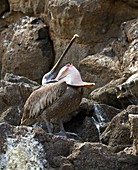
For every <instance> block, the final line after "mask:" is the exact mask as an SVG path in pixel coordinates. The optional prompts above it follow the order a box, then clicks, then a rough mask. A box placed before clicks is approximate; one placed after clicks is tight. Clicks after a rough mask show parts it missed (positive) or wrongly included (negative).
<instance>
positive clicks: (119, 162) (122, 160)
mask: <svg viewBox="0 0 138 170" xmlns="http://www.w3.org/2000/svg"><path fill="white" fill-rule="evenodd" d="M68 159H69V160H70V161H71V162H72V164H73V165H74V167H75V169H76V170H78V169H82V170H84V169H90V170H95V169H98V170H109V169H110V170H117V169H124V168H125V169H126V170H133V168H134V169H135V170H136V168H138V164H137V160H138V158H137V157H136V156H135V155H129V154H128V155H127V154H126V153H125V152H123V153H117V154H115V153H113V150H112V148H111V147H107V146H105V145H102V144H97V143H90V142H85V143H83V144H82V143H78V144H75V145H74V148H73V149H72V154H70V155H69V156H68Z"/></svg>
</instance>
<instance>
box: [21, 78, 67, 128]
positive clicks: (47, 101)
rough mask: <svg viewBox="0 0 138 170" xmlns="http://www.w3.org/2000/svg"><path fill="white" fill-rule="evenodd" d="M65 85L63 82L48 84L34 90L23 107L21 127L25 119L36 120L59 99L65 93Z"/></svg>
mask: <svg viewBox="0 0 138 170" xmlns="http://www.w3.org/2000/svg"><path fill="white" fill-rule="evenodd" d="M66 88H67V84H66V82H64V81H59V82H57V83H49V84H46V85H44V86H42V87H41V88H39V89H37V90H35V91H34V92H33V93H32V94H31V95H30V96H29V98H28V99H27V101H26V103H25V105H24V113H23V118H22V120H21V124H22V125H23V124H24V123H25V121H26V119H34V118H37V117H38V116H39V115H40V114H41V113H42V112H43V111H44V110H45V109H46V108H48V107H49V106H50V105H52V103H54V102H55V101H56V100H58V99H59V98H60V96H62V95H63V94H64V92H65V90H66Z"/></svg>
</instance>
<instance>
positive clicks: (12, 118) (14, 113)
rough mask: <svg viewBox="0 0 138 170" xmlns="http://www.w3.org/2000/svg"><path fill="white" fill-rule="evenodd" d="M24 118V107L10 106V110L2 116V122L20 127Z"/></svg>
mask: <svg viewBox="0 0 138 170" xmlns="http://www.w3.org/2000/svg"><path fill="white" fill-rule="evenodd" d="M21 118H22V107H21V106H10V107H8V109H7V110H6V111H4V112H2V114H1V115H0V122H1V123H2V122H7V123H9V124H10V125H15V126H18V125H20V120H21Z"/></svg>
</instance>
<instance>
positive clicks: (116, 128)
mask: <svg viewBox="0 0 138 170" xmlns="http://www.w3.org/2000/svg"><path fill="white" fill-rule="evenodd" d="M137 113H138V107H137V106H134V105H132V106H128V108H127V109H126V110H123V111H122V112H120V113H119V114H117V115H116V116H115V117H114V118H113V119H112V120H111V122H110V124H109V126H107V128H106V129H105V131H104V132H103V133H102V135H101V137H100V138H101V140H102V142H103V143H105V144H107V145H109V146H113V147H114V146H119V145H122V146H123V145H124V146H125V145H126V146H127V145H131V144H132V142H133V141H132V139H131V131H130V123H129V117H128V116H129V114H137Z"/></svg>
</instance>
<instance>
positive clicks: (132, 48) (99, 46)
mask: <svg viewBox="0 0 138 170" xmlns="http://www.w3.org/2000/svg"><path fill="white" fill-rule="evenodd" d="M0 6H1V8H0V72H1V77H0V78H1V84H0V128H1V131H0V139H1V140H0V169H4V170H12V169H17V170H20V169H23V170H26V169H27V170H29V169H42V170H44V169H49V170H58V169H59V170H63V169H64V170H66V169H67V170H78V169H81V170H83V169H88V170H96V169H97V170H123V169H126V170H137V169H138V134H137V131H138V106H137V105H138V2H137V1H135V0H118V1H115V0H97V1H95V0H87V1H82V0H74V1H73V0H70V1H67V0H61V1H58V0H50V1H48V0H36V1H35V2H34V1H33V0H1V2H0ZM75 33H77V34H79V39H77V41H75V43H74V44H73V46H72V47H71V49H70V51H69V52H68V53H67V56H66V57H65V59H64V60H63V62H62V65H64V64H65V63H73V64H74V65H75V66H76V67H77V68H78V69H79V70H80V73H81V75H82V79H83V80H85V81H90V82H95V83H96V85H95V86H94V87H92V88H91V89H89V90H85V91H84V97H85V98H83V100H82V102H81V104H80V107H79V108H78V109H77V110H76V111H75V112H73V113H71V114H70V115H69V116H68V117H66V118H65V120H64V126H65V129H66V130H67V131H70V132H73V133H76V134H77V135H78V136H79V139H78V138H75V137H73V138H72V139H70V138H65V137H61V136H57V135H49V134H48V133H47V129H45V125H44V124H43V123H40V124H38V125H37V127H35V126H33V127H26V126H19V125H20V120H21V117H22V114H23V106H24V103H25V101H26V100H27V98H28V97H29V95H30V94H31V92H32V91H34V90H35V89H37V88H39V86H40V82H41V79H42V76H43V75H44V74H45V73H46V72H48V71H49V70H50V69H51V67H52V65H53V63H54V62H55V61H56V60H57V59H58V58H59V56H60V55H61V54H62V52H63V50H64V49H65V47H66V45H67V44H68V42H69V41H70V39H71V37H72V36H73V35H74V34H75ZM52 123H53V124H54V125H55V127H56V128H55V129H54V133H56V132H57V131H58V128H59V127H58V126H57V124H56V122H55V121H53V122H52Z"/></svg>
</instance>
